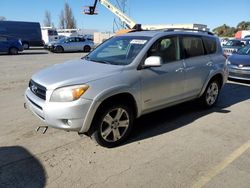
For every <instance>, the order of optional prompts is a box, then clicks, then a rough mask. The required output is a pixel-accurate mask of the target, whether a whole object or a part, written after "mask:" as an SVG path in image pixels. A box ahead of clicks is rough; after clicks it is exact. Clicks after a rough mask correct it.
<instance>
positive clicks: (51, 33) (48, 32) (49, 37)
mask: <svg viewBox="0 0 250 188" xmlns="http://www.w3.org/2000/svg"><path fill="white" fill-rule="evenodd" d="M41 31H42V39H43V43H44V44H48V43H49V42H52V41H56V40H58V39H59V35H58V33H57V31H56V29H54V28H52V27H41Z"/></svg>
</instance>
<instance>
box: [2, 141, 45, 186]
mask: <svg viewBox="0 0 250 188" xmlns="http://www.w3.org/2000/svg"><path fill="white" fill-rule="evenodd" d="M45 184H46V172H45V169H44V168H43V166H42V164H41V163H40V162H39V160H38V159H36V158H35V157H34V156H33V155H32V154H31V153H30V152H29V151H27V150H26V149H25V148H23V147H21V146H11V147H0V187H4V188H15V187H26V188H42V187H45Z"/></svg>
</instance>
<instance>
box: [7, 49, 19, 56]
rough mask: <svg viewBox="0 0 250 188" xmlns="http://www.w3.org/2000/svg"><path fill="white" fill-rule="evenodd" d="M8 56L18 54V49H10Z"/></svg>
mask: <svg viewBox="0 0 250 188" xmlns="http://www.w3.org/2000/svg"><path fill="white" fill-rule="evenodd" d="M9 54H10V55H17V54H18V49H17V48H15V47H11V48H10V49H9Z"/></svg>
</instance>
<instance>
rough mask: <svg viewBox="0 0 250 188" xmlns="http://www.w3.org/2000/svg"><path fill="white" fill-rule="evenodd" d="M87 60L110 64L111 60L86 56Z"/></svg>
mask: <svg viewBox="0 0 250 188" xmlns="http://www.w3.org/2000/svg"><path fill="white" fill-rule="evenodd" d="M87 60H89V61H94V62H96V63H103V64H112V62H110V61H106V60H97V59H90V58H89V57H88V58H87Z"/></svg>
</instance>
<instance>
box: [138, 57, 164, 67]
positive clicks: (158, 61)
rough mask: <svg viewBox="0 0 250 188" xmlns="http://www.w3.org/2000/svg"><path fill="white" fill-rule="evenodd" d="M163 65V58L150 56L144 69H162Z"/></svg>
mask: <svg viewBox="0 0 250 188" xmlns="http://www.w3.org/2000/svg"><path fill="white" fill-rule="evenodd" d="M161 65H162V58H161V57H159V56H150V57H148V58H147V59H146V60H145V62H144V65H143V67H144V68H147V67H160V66H161Z"/></svg>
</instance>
